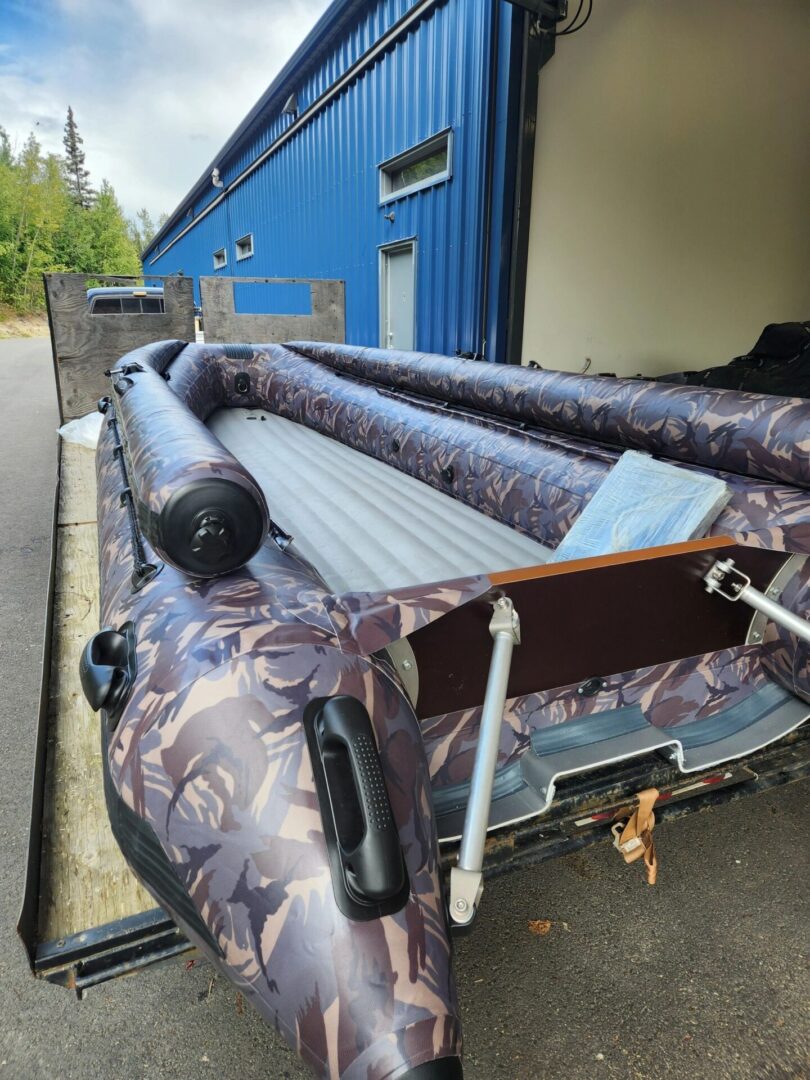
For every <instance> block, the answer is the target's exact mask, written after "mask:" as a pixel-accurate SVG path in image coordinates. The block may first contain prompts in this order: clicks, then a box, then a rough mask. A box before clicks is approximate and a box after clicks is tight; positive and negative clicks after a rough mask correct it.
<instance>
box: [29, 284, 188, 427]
mask: <svg viewBox="0 0 810 1080" xmlns="http://www.w3.org/2000/svg"><path fill="white" fill-rule="evenodd" d="M43 276H44V278H45V296H46V299H47V301H48V317H49V320H50V326H51V342H52V345H53V355H54V362H55V365H56V381H57V388H58V391H59V408H60V410H61V414H62V417H63V418H64V419H65V420H71V419H73V418H74V417H76V416H83V415H84V414H85V413H88V412H90V411H91V410H92V409H94V408H95V406H96V402H97V401H98V399H99V398H100V397H102V396H103V395H104V394H106V393H107V390H108V384H107V379H106V378H105V376H104V372H105V371H106V370H107V369H108V368H111V367H114V366H115V364H116V363H117V362H118V360H120V358H121V357H122V356H123V355H124V354H125V353H128V352H129V351H130V350H131V349H137V348H139V347H140V346H141V345H148V344H150V342H153V341H167V340H169V339H179V340H181V341H194V283H193V281H192V279H191V278H186V277H165V278H154V279H152V278H151V277H150V283H152V282H153V280H154V283H157V282H159V281H160V282H162V284H163V300H164V307H165V309H166V310H165V313H164V314H163V315H91V314H90V311H89V308H88V306H87V288H88V283H91V282H92V283H97V282H99V281H101V282H104V283H105V284H107V285H132V284H136V283H137V282H136V279H135V278H127V277H110V276H108V275H99V274H45V275H43Z"/></svg>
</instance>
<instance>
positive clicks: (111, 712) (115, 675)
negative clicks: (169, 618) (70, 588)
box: [79, 623, 137, 726]
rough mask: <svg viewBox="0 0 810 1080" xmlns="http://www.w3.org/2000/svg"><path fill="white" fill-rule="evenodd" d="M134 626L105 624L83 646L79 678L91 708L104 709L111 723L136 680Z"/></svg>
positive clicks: (116, 718) (117, 715)
mask: <svg viewBox="0 0 810 1080" xmlns="http://www.w3.org/2000/svg"><path fill="white" fill-rule="evenodd" d="M136 674H137V667H136V661H135V627H134V626H133V624H132V623H124V625H123V626H122V627H121V628H120V629H119V630H113V629H112V628H111V627H109V626H108V627H105V628H104V629H103V630H99V631H98V632H97V633H95V634H93V636H92V637H91V638H90V640H89V641H88V642H87V644H86V645H85V647H84V649H83V650H82V655H81V660H80V661H79V678H80V679H81V684H82V690H83V691H84V696H85V697H86V698H87V701H88V703H89V705H90V708H91V709H93V711H94V712H98V711H99V709H104V711H105V712H106V713H107V716H108V719H109V721H110V724H111V726H114V724H115V722H117V720H118V717H119V715H120V712H121V709H122V708H123V706H124V703H125V701H126V698H127V695H128V694H129V691H130V689H131V688H132V684H133V682H134V681H135V675H136Z"/></svg>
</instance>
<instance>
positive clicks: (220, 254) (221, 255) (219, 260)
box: [214, 248, 228, 270]
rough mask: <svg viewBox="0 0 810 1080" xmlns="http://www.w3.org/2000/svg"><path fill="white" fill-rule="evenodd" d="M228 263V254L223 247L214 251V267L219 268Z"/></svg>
mask: <svg viewBox="0 0 810 1080" xmlns="http://www.w3.org/2000/svg"><path fill="white" fill-rule="evenodd" d="M227 265H228V255H227V253H226V251H225V248H220V249H219V251H215V252H214V269H215V270H221V269H222V267H223V266H227Z"/></svg>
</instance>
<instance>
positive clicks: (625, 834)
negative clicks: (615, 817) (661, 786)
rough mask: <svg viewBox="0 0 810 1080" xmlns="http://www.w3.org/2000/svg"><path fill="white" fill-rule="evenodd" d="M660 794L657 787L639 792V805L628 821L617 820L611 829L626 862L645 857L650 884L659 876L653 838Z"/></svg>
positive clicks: (614, 842) (616, 844)
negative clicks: (655, 812) (656, 807)
mask: <svg viewBox="0 0 810 1080" xmlns="http://www.w3.org/2000/svg"><path fill="white" fill-rule="evenodd" d="M658 795H659V792H658V789H657V788H647V789H646V791H641V792H639V794H638V806H637V807H636V809H635V810H634V811H633V813H632V814H631V815H630V817H629V819H628V820H627V822H626V823H625V824H624V825H622V823H621V822H617V823H616V824H615V825H613V826H612V828H611V830H610V831H611V832H612V833H613V846H614V847H615V848H616V849H617V850H618V851H619V852H620V853H621V854H622V855H623V856H624V861H625V862H626V863H632V862H635V861H636V859H640V858H641V857H642V856H643V857H644V870H645V872H646V874H647V884H648V885H654V884H655V880H656V878H657V877H658V858H657V857H656V854H655V843H654V842H653V838H652V831H653V829H654V828H655V814H654V813H653V806H655V803H656V800H657V799H658Z"/></svg>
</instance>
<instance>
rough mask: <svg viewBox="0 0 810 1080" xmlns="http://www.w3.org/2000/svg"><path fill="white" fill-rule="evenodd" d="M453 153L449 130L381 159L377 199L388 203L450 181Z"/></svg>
mask: <svg viewBox="0 0 810 1080" xmlns="http://www.w3.org/2000/svg"><path fill="white" fill-rule="evenodd" d="M452 152H453V141H452V132H451V131H442V132H440V133H439V134H438V135H434V136H433V137H432V138H431V139H427V140H426V141H425V142H423V143H420V144H419V145H418V146H414V147H411V149H410V150H406V151H405V153H404V154H398V155H397V156H396V157H394V158H391V159H390V160H389V161H384V162H383V163H382V165H380V202H381V203H386V202H390V201H391V199H399V198H401V196H403V195H410V194H411V192H413V191H421V190H422V188H426V187H430V186H431V185H432V184H440V183H441V182H442V181H443V180H449V179H450V176H451V158H452Z"/></svg>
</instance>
